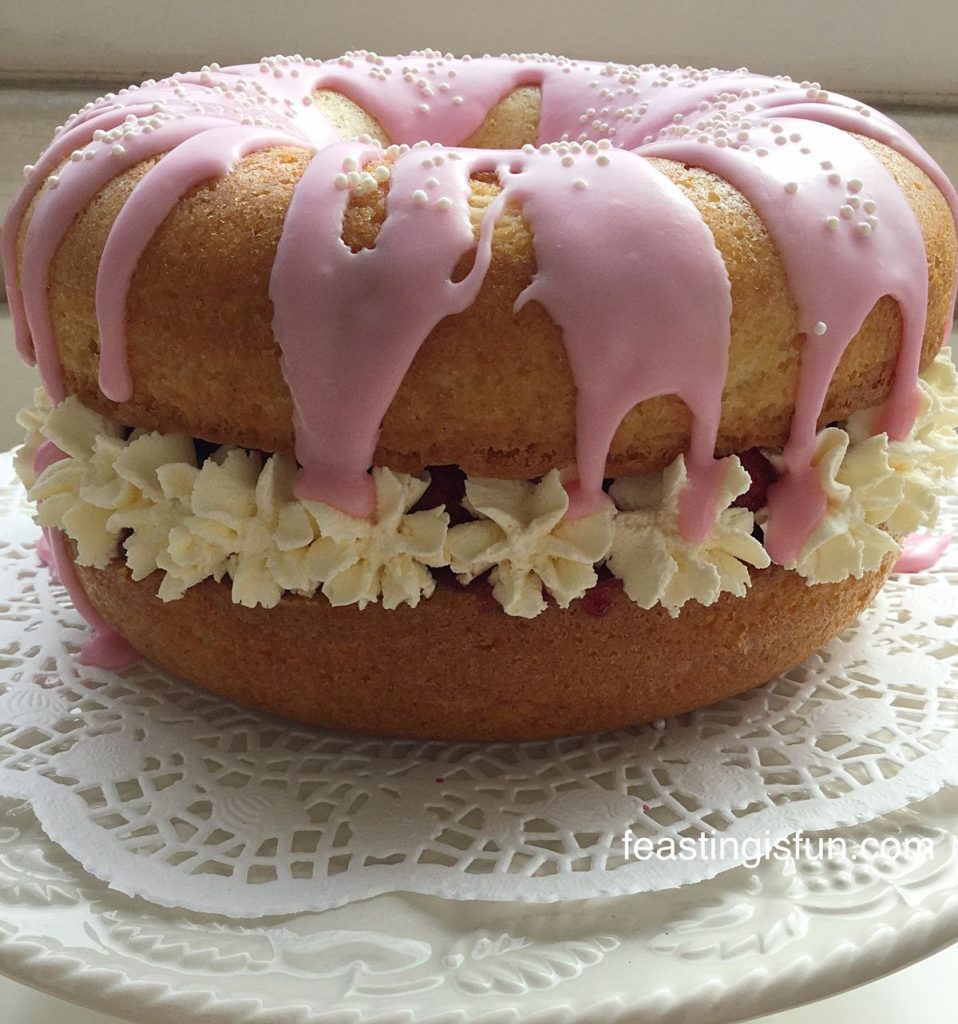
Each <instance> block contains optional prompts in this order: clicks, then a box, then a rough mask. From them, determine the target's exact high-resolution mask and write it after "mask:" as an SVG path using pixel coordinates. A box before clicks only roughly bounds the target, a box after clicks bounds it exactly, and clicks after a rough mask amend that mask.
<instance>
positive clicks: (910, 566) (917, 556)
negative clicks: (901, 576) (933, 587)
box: [894, 532, 952, 572]
mask: <svg viewBox="0 0 958 1024" xmlns="http://www.w3.org/2000/svg"><path fill="white" fill-rule="evenodd" d="M951 540H952V535H951V533H950V532H949V533H910V534H909V535H908V536H907V537H906V538H905V539H904V540H903V541H902V545H901V555H900V556H899V558H898V561H897V562H895V569H894V571H895V572H924V571H925V570H926V569H931V568H933V567H934V566H935V565H936V564H937V563H938V561H939V560H940V559H941V556H942V555H943V554H944V553H945V552H946V551H947V550H948V545H949V544H950V543H951Z"/></svg>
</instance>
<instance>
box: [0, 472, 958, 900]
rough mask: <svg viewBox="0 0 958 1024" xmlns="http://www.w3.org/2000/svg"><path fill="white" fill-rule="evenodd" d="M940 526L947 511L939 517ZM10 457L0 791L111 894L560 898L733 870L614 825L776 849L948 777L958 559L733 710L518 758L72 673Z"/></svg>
mask: <svg viewBox="0 0 958 1024" xmlns="http://www.w3.org/2000/svg"><path fill="white" fill-rule="evenodd" d="M947 519H948V520H950V521H951V523H955V522H956V521H958V506H956V504H955V503H954V502H953V503H951V504H950V506H949V509H948V513H947ZM35 538H36V528H35V527H34V526H33V524H32V523H31V521H30V519H29V514H28V511H27V509H26V506H25V504H24V501H23V495H22V491H21V490H20V489H19V487H18V485H16V484H15V483H14V482H13V478H12V473H11V468H10V458H9V456H4V457H3V461H2V462H0V665H2V666H3V667H2V671H0V793H2V794H6V795H7V796H11V797H21V798H25V799H29V800H30V802H31V804H32V807H33V809H34V811H35V813H36V815H37V817H38V819H39V822H40V824H41V825H42V827H43V828H44V830H45V831H46V832H47V834H48V835H49V836H50V837H51V838H52V839H53V840H54V841H56V842H57V843H59V844H60V845H61V846H62V847H63V848H64V849H65V850H66V851H67V852H68V853H69V854H71V855H72V856H73V857H75V858H76V859H77V860H78V861H80V863H81V864H82V865H83V866H84V867H85V868H86V869H87V870H88V871H89V872H90V873H92V874H93V875H95V876H97V877H98V878H103V879H106V880H108V881H109V882H110V884H111V886H112V887H114V888H115V889H117V890H119V891H121V892H124V893H127V894H130V895H138V896H143V897H145V898H147V899H150V900H152V901H153V902H155V903H158V904H161V905H163V906H174V907H183V908H188V909H192V910H197V911H203V912H210V913H219V914H225V915H229V916H237V917H241V916H245V917H252V916H258V915H266V914H282V913H290V912H293V911H299V910H319V909H323V908H330V907H336V906H339V905H342V904H344V903H347V902H349V901H354V900H359V899H363V898H367V897H370V896H373V895H376V894H378V893H385V892H398V891H410V892H419V893H428V894H434V895H440V896H446V897H454V898H457V899H481V900H522V901H555V900H569V899H582V898H587V897H596V896H601V895H618V894H625V893H638V892H645V891H651V890H660V889H665V888H669V887H674V886H678V885H682V884H687V883H691V882H695V881H698V880H701V879H704V878H709V877H712V876H714V875H715V874H716V873H718V872H720V871H724V870H727V869H730V868H733V867H736V866H737V865H739V864H741V863H742V862H743V857H744V855H745V854H743V850H744V849H745V848H746V847H745V846H744V845H743V844H739V845H738V846H737V847H733V845H732V844H731V843H728V842H726V843H725V844H723V846H722V848H721V851H720V855H717V856H713V857H710V858H708V859H705V858H696V859H679V858H673V859H670V860H659V859H654V860H648V861H636V860H634V859H632V860H627V859H625V857H624V850H623V845H622V835H623V833H624V832H625V830H626V829H631V830H632V832H633V833H634V834H635V835H636V836H645V837H649V838H650V839H652V840H653V841H662V840H663V839H673V840H677V839H679V838H680V837H695V836H698V835H708V834H714V835H716V836H724V837H731V838H737V839H739V840H744V839H746V838H750V837H756V836H764V837H766V838H767V839H768V841H775V840H776V839H779V838H782V837H785V836H787V835H790V834H791V833H793V832H795V831H797V830H804V831H806V832H807V831H812V830H820V829H829V828H835V827H837V826H842V825H853V824H855V823H860V822H863V821H867V820H869V819H872V818H874V817H876V816H877V815H879V814H882V813H885V812H887V811H890V810H893V809H895V808H898V807H902V806H904V805H905V804H907V803H909V802H911V801H913V800H917V799H921V798H923V797H926V796H928V795H929V794H932V793H934V792H935V791H936V790H938V789H939V788H940V787H942V786H943V785H947V784H951V785H954V784H958V728H956V726H958V643H956V634H958V631H956V622H958V556H956V552H955V549H954V547H953V548H952V550H951V552H950V553H949V555H947V556H946V559H945V560H944V561H943V562H942V563H941V564H940V565H939V566H938V567H937V568H936V570H935V571H933V572H929V573H922V574H916V575H912V576H907V577H902V578H900V579H892V580H891V581H890V582H889V583H888V585H887V586H886V588H885V590H884V592H883V594H882V596H881V597H880V598H879V599H878V601H877V602H876V604H875V605H874V606H873V608H872V609H870V610H869V611H868V612H867V613H866V614H865V616H864V617H863V619H862V620H861V622H860V623H859V624H858V625H857V626H856V627H854V628H853V629H851V630H849V631H847V632H846V633H845V634H844V635H843V636H841V637H840V638H837V639H836V640H835V641H833V642H832V643H831V644H829V646H828V647H827V648H826V649H825V650H823V651H822V652H820V653H819V654H817V655H815V656H813V657H812V658H810V659H808V660H807V661H806V662H805V663H803V664H802V665H801V666H799V667H798V668H796V669H793V670H792V671H790V672H788V673H786V674H784V675H783V676H781V677H780V678H779V679H777V680H775V681H774V682H772V683H770V684H767V685H766V686H764V687H761V688H759V689H757V690H754V691H752V692H750V693H748V694H746V695H744V696H742V697H740V698H736V699H733V700H730V701H726V702H723V703H722V704H718V705H715V706H714V707H712V708H708V709H705V710H703V711H699V712H695V713H693V714H689V715H685V716H682V717H681V718H679V719H676V720H672V721H669V722H668V723H666V724H665V726H664V728H661V729H655V728H652V727H643V728H636V729H631V730H623V731H619V732H615V733H605V734H602V735H599V736H589V737H581V738H574V739H564V740H556V741H551V742H538V743H528V744H485V745H480V744H462V743H457V744H442V743H436V742H425V743H419V742H414V741H409V740H393V741H390V740H380V739H369V738H357V737H354V736H348V735H344V734H336V733H329V732H321V731H311V730H307V729H304V728H299V727H297V726H295V725H290V724H289V723H286V722H282V721H279V720H276V719H273V718H269V717H267V716H264V715H260V714H257V713H254V712H250V711H247V710H244V709H241V708H238V707H236V706H235V705H232V704H230V703H228V702H225V701H222V700H220V699H218V698H215V697H212V696H210V695H207V694H205V693H203V692H202V691H200V690H197V689H195V688H193V687H190V686H188V685H187V684H185V683H183V682H182V681H179V680H177V679H175V678H173V677H171V676H169V675H167V674H165V673H163V672H161V671H159V670H157V669H156V668H155V667H153V666H151V665H149V664H142V665H138V666H136V667H134V668H132V669H130V670H127V671H126V672H124V673H122V674H116V673H112V672H106V671H102V670H97V669H89V668H85V667H83V666H80V665H79V664H78V663H77V661H76V660H75V658H74V657H73V655H74V653H75V652H76V650H77V649H78V647H79V644H80V642H81V640H82V638H83V636H84V635H85V627H84V626H83V625H82V624H81V622H80V620H79V617H78V616H77V614H76V612H75V611H74V610H73V609H72V607H71V606H70V605H69V603H68V602H67V601H66V599H65V596H64V594H63V592H62V590H61V588H59V587H56V586H53V585H52V584H51V582H50V580H49V576H48V574H47V572H46V570H42V569H41V568H40V567H39V565H38V562H37V559H36V555H35V552H34V551H33V548H32V545H33V542H34V540H35Z"/></svg>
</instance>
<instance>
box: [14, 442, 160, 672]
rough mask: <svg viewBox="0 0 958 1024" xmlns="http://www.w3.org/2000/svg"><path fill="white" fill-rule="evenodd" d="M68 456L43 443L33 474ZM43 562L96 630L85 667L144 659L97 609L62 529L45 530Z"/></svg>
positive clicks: (85, 650) (84, 653) (86, 647)
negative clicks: (83, 583)
mask: <svg viewBox="0 0 958 1024" xmlns="http://www.w3.org/2000/svg"><path fill="white" fill-rule="evenodd" d="M65 458H68V454H67V453H66V452H65V451H62V450H61V449H60V448H58V447H57V446H56V445H55V444H54V443H53V442H52V441H43V442H42V443H40V444H39V445H38V446H37V448H36V449H35V451H34V453H33V459H32V462H33V472H34V474H35V475H36V476H39V475H40V474H41V473H43V471H44V470H45V469H47V468H48V467H50V466H52V465H53V464H54V463H55V462H59V461H60V460H61V459H65ZM37 555H38V557H39V558H40V561H41V562H43V563H44V564H45V565H47V566H49V567H50V575H51V577H52V579H53V581H54V582H55V583H60V584H62V585H63V586H64V587H65V588H66V591H67V593H68V594H69V595H70V601H71V603H72V604H73V607H74V608H76V610H77V611H78V612H79V613H80V615H81V617H82V618H83V619H84V621H85V622H86V623H87V624H88V625H89V626H91V627H92V629H93V633H92V635H91V636H90V637H88V638H87V639H86V640H85V641H84V643H83V647H82V648H81V649H80V663H81V664H82V665H96V666H99V667H100V668H109V669H116V670H120V669H124V668H127V667H129V666H130V665H132V664H133V663H134V662H136V661H139V660H140V655H139V652H137V651H136V650H135V649H134V648H133V647H131V646H130V644H129V643H128V642H127V641H126V640H125V639H124V638H123V637H122V636H120V634H119V633H118V632H117V631H116V630H115V629H114V628H113V627H112V626H111V625H110V624H109V623H108V622H107V621H106V619H104V618H103V616H102V615H101V614H100V613H99V612H98V611H97V610H96V608H94V607H93V604H92V602H91V601H90V599H89V598H88V597H87V596H86V591H85V590H84V589H83V585H82V584H81V583H80V580H79V577H78V576H77V573H76V569H75V568H74V566H73V560H72V559H71V558H70V555H69V552H68V551H67V549H66V537H65V534H64V532H63V531H62V530H57V529H52V528H50V527H44V528H43V531H42V533H41V537H40V541H39V542H38V544H37Z"/></svg>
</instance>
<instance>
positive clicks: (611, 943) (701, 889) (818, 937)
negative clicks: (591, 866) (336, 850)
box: [0, 788, 958, 1024]
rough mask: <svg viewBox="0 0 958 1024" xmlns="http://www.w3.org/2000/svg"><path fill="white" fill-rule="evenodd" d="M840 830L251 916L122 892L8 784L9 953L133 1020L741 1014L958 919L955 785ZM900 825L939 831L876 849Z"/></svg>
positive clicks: (4, 913)
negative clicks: (700, 878)
mask: <svg viewBox="0 0 958 1024" xmlns="http://www.w3.org/2000/svg"><path fill="white" fill-rule="evenodd" d="M841 837H842V839H843V840H844V841H845V842H846V843H847V847H846V854H845V855H843V856H832V857H829V858H826V859H823V860H814V861H807V860H804V859H798V860H791V859H790V860H786V861H776V860H766V861H763V862H762V863H761V864H760V865H759V866H758V867H757V868H756V870H755V871H748V870H746V869H745V868H737V869H734V870H732V871H726V872H724V873H723V874H722V875H720V876H718V877H717V878H713V879H710V880H709V881H704V882H700V883H698V884H696V885H692V886H683V887H682V888H681V889H670V890H666V891H663V892H652V893H642V894H640V895H636V896H619V897H614V898H603V899H594V900H584V901H576V902H574V903H549V904H541V903H540V904H533V905H529V904H525V905H520V904H516V903H494V902H478V901H469V902H465V903H455V904H453V903H450V902H448V901H446V900H443V899H439V898H437V897H434V896H421V895H417V894H413V893H398V894H392V895H382V896H376V897H373V898H372V899H369V900H364V901H361V902H358V903H350V904H348V905H346V906H344V907H338V908H336V909H333V910H326V911H321V912H310V913H302V914H296V915H291V916H283V917H272V918H260V919H257V920H236V919H227V918H224V917H215V916H211V915H200V914H194V913H187V912H182V911H175V910H164V909H162V908H158V907H155V906H152V905H150V904H148V903H145V902H144V901H143V900H133V899H130V898H128V897H126V896H123V895H122V894H120V893H117V892H115V891H112V890H110V889H109V888H108V887H107V886H106V884H105V883H103V882H100V881H98V880H97V879H95V878H93V877H91V876H90V875H89V874H87V873H86V872H85V871H83V869H82V868H81V867H80V866H79V865H78V864H77V863H76V862H75V861H74V860H72V859H71V858H70V857H68V856H67V855H66V854H65V853H64V852H63V850H62V849H61V848H60V847H59V846H57V845H56V844H55V843H53V842H51V841H50V840H49V839H48V838H47V837H46V836H45V835H44V833H43V831H42V829H41V828H40V827H39V824H38V823H37V821H36V818H35V817H34V815H33V814H32V813H31V811H30V809H29V807H28V806H26V805H25V804H19V805H17V804H15V803H14V802H12V801H9V800H4V799H0V972H2V973H4V974H8V975H10V976H12V977H15V978H18V979H20V980H22V981H24V982H27V983H28V984H30V985H33V986H35V987H37V988H41V989H43V990H44V991H47V992H51V993H53V994H55V995H59V996H61V997H63V998H66V999H68V1000H70V1001H71V1002H79V1003H83V1004H84V1005H87V1006H91V1007H94V1008H96V1009H100V1010H103V1011H105V1012H108V1013H114V1014H118V1015H121V1016H123V1017H126V1018H129V1019H130V1020H135V1021H137V1024H171V1022H173V1021H176V1022H177V1024H344V1022H347V1021H348V1022H350V1024H410V1022H411V1021H415V1022H416V1024H518V1022H519V1021H522V1022H525V1024H532V1022H539V1024H677V1022H678V1021H695V1024H729V1022H731V1021H741V1020H743V1019H745V1018H750V1017H752V1016H754V1015H755V1014H761V1013H769V1012H771V1011H773V1010H781V1009H785V1008H787V1007H790V1006H795V1005H797V1004H799V1003H805V1002H809V1001H811V1000H814V999H820V998H824V997H825V996H828V995H832V994H833V993H835V992H841V991H845V990H847V989H849V988H851V987H853V986H855V985H861V984H864V983H865V982H868V981H871V980H873V979H875V978H877V977H880V976H882V975H883V974H887V973H888V972H890V971H894V970H896V969H898V968H901V967H904V966H906V965H907V964H909V963H912V962H914V961H915V960H918V959H921V958H922V957H925V956H928V955H930V954H931V953H933V952H935V951H936V950H938V949H940V948H942V947H943V946H945V945H947V944H948V943H951V942H954V941H955V940H956V939H958V789H955V788H949V789H945V790H940V791H939V792H938V793H937V794H936V795H935V796H933V797H930V798H929V799H927V800H924V801H922V802H920V803H918V804H914V805H912V806H910V807H909V808H908V809H907V810H901V811H895V812H893V813H891V814H888V815H884V816H882V817H881V818H880V819H877V820H874V821H871V822H869V823H868V824H867V825H861V826H858V827H857V828H853V829H844V830H842V832H841ZM886 837H888V838H890V837H897V838H898V839H899V840H909V839H916V838H920V839H923V840H925V841H926V842H925V844H924V845H922V846H921V847H919V846H916V845H908V844H907V843H905V842H902V843H901V845H900V847H899V853H898V855H897V856H895V857H883V856H880V855H876V854H874V853H871V854H870V853H868V852H866V851H865V849H864V846H863V844H864V841H865V840H872V839H884V838H886ZM917 1005H918V1004H917V1003H916V1006H917Z"/></svg>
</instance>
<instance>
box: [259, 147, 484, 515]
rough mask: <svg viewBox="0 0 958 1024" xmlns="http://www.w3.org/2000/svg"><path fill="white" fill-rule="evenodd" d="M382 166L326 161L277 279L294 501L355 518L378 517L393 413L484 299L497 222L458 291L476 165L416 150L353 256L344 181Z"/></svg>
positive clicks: (314, 171)
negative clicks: (385, 427)
mask: <svg viewBox="0 0 958 1024" xmlns="http://www.w3.org/2000/svg"><path fill="white" fill-rule="evenodd" d="M384 158H385V153H384V152H383V151H382V150H380V149H378V148H373V149H371V148H369V147H364V146H362V145H357V144H354V143H350V142H344V143H339V144H336V145H332V146H328V147H326V148H325V149H323V150H320V152H319V153H317V154H316V156H315V157H314V158H313V159H312V161H311V162H310V164H309V167H308V168H307V170H306V173H305V174H304V175H303V177H302V179H301V180H300V182H299V185H298V187H297V189H296V191H295V193H294V194H293V200H292V202H291V203H290V207H289V213H288V214H287V218H286V226H285V228H284V231H283V236H282V238H281V240H280V243H279V248H278V250H277V253H276V261H275V263H274V265H273V272H272V276H271V279H270V298H271V299H272V300H273V304H274V308H275V315H274V320H273V329H274V333H275V335H276V338H277V339H278V341H279V344H280V347H281V350H282V367H283V373H284V375H285V377H286V380H287V382H288V383H289V385H290V391H291V393H292V396H293V405H294V410H295V412H294V416H295V428H296V455H297V459H298V461H299V463H300V465H301V466H303V474H302V476H301V477H300V480H299V482H298V484H297V488H296V493H297V495H298V496H299V497H307V498H315V499H316V500H319V501H325V502H327V503H329V504H331V505H334V506H336V507H337V508H339V509H341V510H342V511H344V512H348V513H350V514H352V515H357V516H367V515H369V514H370V513H371V511H372V509H373V507H374V503H375V493H374V488H373V484H372V480H371V478H370V477H369V475H368V473H367V470H368V469H369V467H370V466H371V465H372V461H373V453H374V451H375V449H376V442H377V439H378V436H379V425H380V423H381V422H382V418H383V416H384V415H385V414H386V410H387V408H388V407H389V403H390V402H391V401H392V398H393V396H394V395H395V393H396V391H397V390H398V388H399V385H400V384H401V383H402V379H403V377H404V376H405V374H406V371H407V370H408V369H409V366H410V364H411V363H412V360H413V358H414V356H415V355H416V352H417V351H418V350H419V346H420V345H421V344H422V342H423V340H424V339H425V338H426V335H428V334H429V332H430V331H431V330H432V328H433V327H435V325H436V324H437V323H438V322H439V321H440V320H441V319H442V318H443V317H445V316H449V315H450V314H452V313H457V312H460V311H461V310H463V309H465V308H466V307H467V306H468V305H469V304H470V303H471V302H472V301H473V299H474V298H475V296H476V293H477V292H478V290H479V286H480V285H481V283H482V278H483V276H484V274H485V271H486V268H487V267H488V263H489V258H490V254H491V249H490V243H489V241H488V236H489V235H491V231H492V227H493V226H494V220H493V218H487V221H486V224H485V225H484V229H485V230H484V236H485V239H486V241H485V244H482V245H481V246H480V249H479V254H478V256H477V259H476V263H475V264H474V266H473V269H472V270H471V271H470V273H469V275H468V276H467V277H466V278H465V279H464V280H462V281H460V282H458V283H453V281H452V274H453V272H454V270H455V267H456V264H457V262H458V261H459V259H460V258H461V257H463V256H464V255H465V254H466V253H467V252H468V251H469V250H471V249H472V247H473V244H474V242H473V231H472V224H471V222H470V219H469V205H468V201H469V196H470V189H469V165H468V164H467V163H466V162H465V161H463V160H461V159H459V158H458V154H456V153H448V154H446V155H445V156H444V155H442V154H439V153H435V154H434V152H433V151H432V150H431V149H428V148H418V149H416V150H411V151H409V152H408V153H405V154H403V155H402V156H401V157H400V158H399V159H396V161H395V163H394V164H393V168H392V172H391V180H390V189H389V194H388V196H387V200H386V219H385V222H384V223H383V226H382V229H381V231H380V232H379V235H378V237H377V239H376V245H375V247H374V248H372V249H361V250H360V251H359V252H355V253H354V252H351V251H350V250H349V248H348V247H347V246H346V245H345V243H344V242H343V241H342V239H341V237H340V234H341V225H342V220H343V216H344V214H345V211H346V206H347V204H348V202H349V191H348V189H347V188H338V187H337V184H336V179H337V175H344V176H346V175H348V174H349V173H353V174H356V173H358V172H357V168H359V167H362V166H363V165H364V164H365V163H366V162H367V161H368V160H370V159H384ZM346 168H348V169H349V170H344V169H346ZM347 181H348V179H347ZM412 237H415V238H416V244H415V245H410V238H412Z"/></svg>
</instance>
